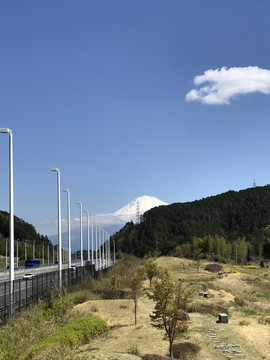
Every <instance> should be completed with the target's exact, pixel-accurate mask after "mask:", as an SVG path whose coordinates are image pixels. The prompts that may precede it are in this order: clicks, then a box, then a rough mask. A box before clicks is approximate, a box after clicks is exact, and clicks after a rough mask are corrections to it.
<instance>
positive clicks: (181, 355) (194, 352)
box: [173, 342, 201, 360]
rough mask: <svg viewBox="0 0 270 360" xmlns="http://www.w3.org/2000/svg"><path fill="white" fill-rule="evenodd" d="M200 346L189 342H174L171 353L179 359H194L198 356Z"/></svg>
mask: <svg viewBox="0 0 270 360" xmlns="http://www.w3.org/2000/svg"><path fill="white" fill-rule="evenodd" d="M200 350H201V347H200V346H199V345H197V344H193V343H190V342H185V343H180V344H174V345H173V354H174V357H175V358H177V359H179V360H195V359H197V358H198V355H199V352H200Z"/></svg>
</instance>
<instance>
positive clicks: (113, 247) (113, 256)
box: [113, 240, 115, 263]
mask: <svg viewBox="0 0 270 360" xmlns="http://www.w3.org/2000/svg"><path fill="white" fill-rule="evenodd" d="M113 262H114V263H115V241H114V240H113Z"/></svg>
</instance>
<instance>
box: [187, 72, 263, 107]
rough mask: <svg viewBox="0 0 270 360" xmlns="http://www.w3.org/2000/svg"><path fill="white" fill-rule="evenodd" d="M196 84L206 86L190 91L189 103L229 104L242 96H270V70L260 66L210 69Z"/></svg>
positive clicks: (198, 78)
mask: <svg viewBox="0 0 270 360" xmlns="http://www.w3.org/2000/svg"><path fill="white" fill-rule="evenodd" d="M194 84H195V85H196V86H200V85H202V84H205V86H202V87H201V88H199V89H198V90H196V89H192V90H191V91H189V92H188V93H187V95H186V100H187V101H200V102H202V103H203V104H209V105H212V104H229V103H230V100H231V99H232V98H233V97H235V96H237V95H241V94H248V93H253V92H261V93H263V94H270V70H266V69H260V68H259V67H258V66H248V67H232V68H229V69H228V68H226V67H222V68H221V69H216V70H212V69H210V70H207V71H205V72H204V74H203V75H198V76H196V77H195V78H194Z"/></svg>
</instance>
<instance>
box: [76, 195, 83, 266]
mask: <svg viewBox="0 0 270 360" xmlns="http://www.w3.org/2000/svg"><path fill="white" fill-rule="evenodd" d="M76 204H78V205H80V240H81V241H80V243H81V263H80V266H83V233H82V203H81V202H80V201H76Z"/></svg>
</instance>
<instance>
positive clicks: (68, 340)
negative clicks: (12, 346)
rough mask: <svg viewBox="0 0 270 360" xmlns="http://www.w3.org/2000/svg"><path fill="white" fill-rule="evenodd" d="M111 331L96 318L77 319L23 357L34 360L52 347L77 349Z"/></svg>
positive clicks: (26, 359) (102, 321) (104, 323)
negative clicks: (63, 346) (61, 346)
mask: <svg viewBox="0 0 270 360" xmlns="http://www.w3.org/2000/svg"><path fill="white" fill-rule="evenodd" d="M108 331H109V326H108V325H107V323H106V322H105V321H104V320H102V319H100V318H98V317H95V316H88V317H85V318H81V319H76V320H74V321H72V322H71V323H69V324H68V325H66V326H64V327H62V328H61V329H59V330H57V331H56V332H54V333H53V334H51V335H49V336H47V337H46V338H45V339H44V340H43V341H42V342H41V343H40V344H39V345H37V346H34V347H33V348H31V349H30V350H29V351H28V352H27V353H26V355H25V356H24V357H23V359H24V360H28V359H32V358H33V356H34V355H35V354H37V353H39V352H40V351H42V350H44V349H46V348H48V347H50V346H52V345H58V344H59V345H65V346H69V347H76V346H79V345H82V344H85V343H87V342H88V341H89V340H90V339H92V338H94V337H96V336H98V335H101V334H103V333H105V332H108Z"/></svg>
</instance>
